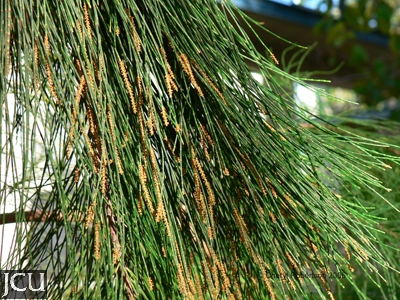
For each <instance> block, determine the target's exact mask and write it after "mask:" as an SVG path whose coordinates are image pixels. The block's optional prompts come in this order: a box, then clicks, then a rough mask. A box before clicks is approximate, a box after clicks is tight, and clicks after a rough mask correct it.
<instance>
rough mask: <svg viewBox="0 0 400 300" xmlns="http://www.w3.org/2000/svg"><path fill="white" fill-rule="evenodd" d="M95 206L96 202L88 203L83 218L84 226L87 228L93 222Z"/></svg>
mask: <svg viewBox="0 0 400 300" xmlns="http://www.w3.org/2000/svg"><path fill="white" fill-rule="evenodd" d="M95 206H96V202H93V203H92V204H90V206H89V208H88V210H87V213H86V218H85V228H86V229H88V228H89V226H90V225H91V224H92V223H93V220H94V207H95Z"/></svg>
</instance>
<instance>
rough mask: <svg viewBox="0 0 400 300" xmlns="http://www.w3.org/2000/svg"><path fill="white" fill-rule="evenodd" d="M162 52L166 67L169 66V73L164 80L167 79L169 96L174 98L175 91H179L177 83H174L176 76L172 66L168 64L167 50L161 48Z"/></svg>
mask: <svg viewBox="0 0 400 300" xmlns="http://www.w3.org/2000/svg"><path fill="white" fill-rule="evenodd" d="M160 51H161V54H162V56H163V58H164V60H165V63H166V66H167V72H166V74H165V76H164V78H165V84H166V86H167V91H168V96H169V97H170V98H172V94H173V92H174V91H176V92H177V91H178V86H177V85H176V83H175V81H174V79H175V75H174V72H173V71H172V69H171V66H170V64H169V63H168V60H167V55H166V53H165V50H164V49H163V48H160Z"/></svg>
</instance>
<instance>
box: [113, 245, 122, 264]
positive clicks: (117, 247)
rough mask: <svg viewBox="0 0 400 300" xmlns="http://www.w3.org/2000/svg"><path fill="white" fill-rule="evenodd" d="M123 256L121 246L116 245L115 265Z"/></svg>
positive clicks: (114, 251) (114, 252)
mask: <svg viewBox="0 0 400 300" xmlns="http://www.w3.org/2000/svg"><path fill="white" fill-rule="evenodd" d="M120 257H121V246H120V245H118V244H117V245H116V246H114V249H113V265H116V264H117V263H118V261H119V259H120Z"/></svg>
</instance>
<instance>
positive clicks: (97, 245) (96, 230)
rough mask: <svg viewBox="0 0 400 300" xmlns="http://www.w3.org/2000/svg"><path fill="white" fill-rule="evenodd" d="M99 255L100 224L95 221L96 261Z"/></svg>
mask: <svg viewBox="0 0 400 300" xmlns="http://www.w3.org/2000/svg"><path fill="white" fill-rule="evenodd" d="M100 257H101V255H100V224H99V223H96V224H95V225H94V258H95V260H97V261H98V260H100Z"/></svg>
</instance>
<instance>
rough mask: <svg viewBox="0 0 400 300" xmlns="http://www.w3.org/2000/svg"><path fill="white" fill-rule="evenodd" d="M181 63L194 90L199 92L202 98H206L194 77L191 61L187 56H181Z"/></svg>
mask: <svg viewBox="0 0 400 300" xmlns="http://www.w3.org/2000/svg"><path fill="white" fill-rule="evenodd" d="M179 63H180V64H181V66H182V68H183V71H184V72H185V73H186V75H187V76H188V77H189V79H190V82H191V83H192V84H193V86H194V88H195V89H196V90H197V92H198V93H199V95H200V96H201V97H204V94H203V91H202V90H201V88H200V86H199V85H198V83H197V81H196V78H195V77H194V74H193V70H192V66H191V65H190V62H189V59H188V58H187V56H186V55H185V54H181V55H179Z"/></svg>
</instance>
